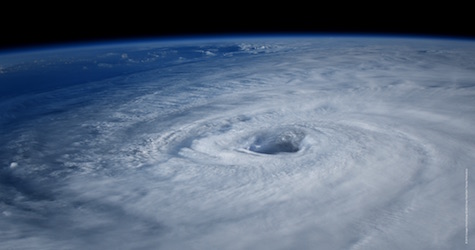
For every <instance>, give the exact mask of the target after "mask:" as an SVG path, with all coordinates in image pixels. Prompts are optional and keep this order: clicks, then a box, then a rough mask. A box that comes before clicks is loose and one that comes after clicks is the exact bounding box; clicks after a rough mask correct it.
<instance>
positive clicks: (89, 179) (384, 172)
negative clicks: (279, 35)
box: [0, 38, 475, 249]
mask: <svg viewBox="0 0 475 250" xmlns="http://www.w3.org/2000/svg"><path fill="white" fill-rule="evenodd" d="M48 53H49V52H44V54H41V53H39V54H37V55H36V54H35V55H34V56H37V57H41V58H43V59H44V60H38V58H35V57H34V56H33V55H26V54H25V55H15V57H12V58H16V61H15V62H14V63H13V61H12V60H13V59H9V57H7V56H5V55H4V56H3V59H2V60H1V61H0V80H1V79H3V80H2V81H3V83H2V85H3V84H5V85H4V86H6V87H3V88H4V90H5V92H4V93H6V94H5V95H4V96H6V97H5V98H3V99H2V100H1V102H0V110H1V111H0V112H1V113H0V117H1V120H2V121H1V123H0V126H1V129H2V133H1V135H0V163H1V166H0V167H1V168H0V232H1V233H0V242H2V243H1V246H0V248H2V249H465V248H467V249H468V248H469V247H470V245H473V243H472V242H471V241H473V242H475V238H474V237H473V236H474V234H473V232H475V227H474V226H473V225H475V223H473V222H474V220H473V219H472V218H475V217H474V216H475V211H474V210H473V208H472V206H471V204H470V206H469V210H468V213H469V215H470V217H469V218H468V219H469V227H468V239H469V243H468V244H467V245H466V244H465V232H466V229H465V171H466V169H468V170H469V171H471V172H474V171H472V169H473V168H472V166H474V163H475V154H474V152H475V130H474V129H473V125H474V124H475V43H474V42H467V41H451V40H416V39H389V38H309V39H306V38H305V39H304V38H295V39H293V38H287V39H271V38H267V39H261V40H259V39H248V40H217V41H214V42H213V41H191V43H171V42H170V43H169V44H166V43H163V42H162V43H156V44H153V43H147V44H145V43H144V44H139V43H137V44H130V45H124V46H123V47H121V46H118V45H117V46H111V47H105V48H104V47H101V48H84V49H83V50H79V49H78V50H69V51H66V52H64V53H63V54H62V53H59V54H60V55H62V56H63V57H59V58H58V57H57V56H56V57H54V56H52V55H57V54H58V53H55V52H51V54H48ZM19 56H24V57H25V58H26V59H25V62H21V63H20V62H17V61H18V60H19V59H18V58H19ZM20 58H21V57H20ZM28 60H29V61H28ZM62 67H69V68H67V69H68V70H69V71H67V72H72V73H64V72H65V71H64V70H62ZM74 67H77V69H76V68H74ZM31 72H33V73H34V72H40V73H38V74H37V75H35V74H33V73H31ZM59 72H63V73H62V74H60V73H59ZM28 74H30V76H31V78H26V77H25V75H28ZM58 74H60V75H58ZM36 76H41V77H42V78H41V77H39V78H38V77H36ZM55 76H60V77H55ZM22 77H23V78H22ZM81 77H82V78H81ZM35 79H36V80H35ZM15 81H17V82H15ZM15 86H20V87H18V89H15V88H16V87H15ZM24 86H31V88H32V89H34V90H35V91H31V92H28V91H25V88H24ZM0 88H2V87H0ZM15 93H21V94H17V95H15ZM471 172H469V173H470V175H469V176H468V183H470V185H469V189H468V191H469V195H470V197H473V195H472V194H475V190H474V189H473V188H472V186H474V185H473V184H472V183H473V178H472V177H471V176H473V174H472V173H471ZM472 214H473V215H472Z"/></svg>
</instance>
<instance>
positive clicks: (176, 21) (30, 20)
mask: <svg viewBox="0 0 475 250" xmlns="http://www.w3.org/2000/svg"><path fill="white" fill-rule="evenodd" d="M233 4H235V3H231V2H230V3H227V5H226V6H214V5H210V6H190V5H189V4H187V3H186V2H180V3H176V4H175V5H168V6H158V5H152V3H150V4H149V5H146V4H144V5H139V4H135V5H133V6H127V5H124V6H116V5H115V6H114V7H113V8H108V7H107V6H106V7H104V6H103V5H99V6H94V5H84V6H75V5H74V4H69V3H68V5H67V6H49V7H45V6H30V7H29V8H30V9H33V10H34V9H35V8H36V7H40V8H41V9H39V10H38V11H36V12H35V11H33V12H31V13H30V12H28V13H27V12H23V11H21V10H20V9H19V8H11V9H4V12H6V13H8V14H9V15H2V17H0V18H1V20H0V21H1V23H2V24H3V25H2V26H3V27H2V28H1V30H0V37H1V39H0V49H8V48H22V47H25V46H38V45H54V44H58V43H59V44H60V43H70V42H75V43H76V42H83V41H85V42H94V41H102V40H111V39H140V38H150V37H168V36H193V35H220V34H236V33H246V34H249V33H251V34H262V33H288V32H290V33H316V34H320V33H357V34H367V33H377V34H394V35H406V34H407V35H422V36H455V37H461V38H467V37H468V38H475V29H473V28H472V27H470V23H473V20H471V18H470V15H468V14H464V12H467V11H468V10H469V9H470V8H468V6H467V8H466V11H461V12H460V13H457V12H456V11H451V10H450V9H449V8H447V9H445V7H444V8H442V7H441V8H440V10H439V11H438V12H437V11H431V10H424V9H419V10H414V9H412V8H411V7H410V6H405V7H404V8H396V9H395V8H393V7H392V6H390V5H389V4H388V6H386V7H384V6H379V9H378V8H374V6H373V7H372V8H369V9H367V10H366V11H364V12H361V11H356V9H355V10H353V9H352V7H347V8H346V9H338V11H335V8H334V9H331V10H330V9H328V8H327V7H325V6H319V5H318V4H313V5H308V6H298V7H292V6H289V5H282V6H279V7H277V8H274V7H272V8H269V9H266V8H265V7H262V6H261V7H259V9H255V8H254V6H252V5H248V6H240V7H237V8H234V7H235V6H233ZM287 4H288V3H287ZM338 4H340V3H338ZM338 4H337V5H338ZM341 5H344V3H341ZM337 7H338V6H337ZM341 7H343V6H341ZM376 7H377V6H376ZM406 7H407V8H406ZM45 9H47V10H45ZM181 9H183V11H181ZM399 9H406V10H405V11H398V10H399ZM459 9H465V8H464V7H463V6H462V7H460V8H459ZM385 10H392V11H385ZM187 11H188V12H187ZM189 11H192V13H193V14H189ZM441 11H443V12H441Z"/></svg>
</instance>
